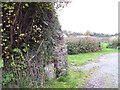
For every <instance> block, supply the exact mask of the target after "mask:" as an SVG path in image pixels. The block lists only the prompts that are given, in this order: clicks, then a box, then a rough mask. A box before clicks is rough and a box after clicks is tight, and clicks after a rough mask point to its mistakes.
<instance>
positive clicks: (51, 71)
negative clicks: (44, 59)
mask: <svg viewBox="0 0 120 90" xmlns="http://www.w3.org/2000/svg"><path fill="white" fill-rule="evenodd" d="M45 74H46V76H47V77H48V78H49V79H50V80H51V79H53V78H55V72H54V63H49V64H47V65H46V66H45Z"/></svg>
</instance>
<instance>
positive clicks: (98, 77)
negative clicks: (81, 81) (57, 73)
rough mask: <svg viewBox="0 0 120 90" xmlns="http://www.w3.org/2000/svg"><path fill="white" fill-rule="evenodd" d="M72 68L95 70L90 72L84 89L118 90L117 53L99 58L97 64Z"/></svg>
mask: <svg viewBox="0 0 120 90" xmlns="http://www.w3.org/2000/svg"><path fill="white" fill-rule="evenodd" d="M119 55H120V54H119ZM73 68H74V69H81V70H89V69H92V68H97V70H95V71H94V72H91V74H90V79H89V80H88V81H86V84H85V86H84V88H118V53H113V54H107V55H104V56H102V57H100V58H99V59H98V60H97V62H92V63H89V64H87V65H84V66H73Z"/></svg>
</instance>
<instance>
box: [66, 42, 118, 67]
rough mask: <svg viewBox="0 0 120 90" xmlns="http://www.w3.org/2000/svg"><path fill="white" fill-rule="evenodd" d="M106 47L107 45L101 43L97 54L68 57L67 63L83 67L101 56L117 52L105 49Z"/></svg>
mask: <svg viewBox="0 0 120 90" xmlns="http://www.w3.org/2000/svg"><path fill="white" fill-rule="evenodd" d="M106 46H107V43H102V50H101V51H99V52H90V53H80V54H76V55H68V62H69V63H74V64H75V65H85V64H87V63H89V62H92V61H95V60H96V58H98V57H100V56H101V55H105V54H108V53H115V52H118V50H117V49H112V48H106Z"/></svg>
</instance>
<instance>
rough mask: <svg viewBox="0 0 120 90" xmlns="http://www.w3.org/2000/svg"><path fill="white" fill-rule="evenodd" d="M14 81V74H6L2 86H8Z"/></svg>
mask: <svg viewBox="0 0 120 90" xmlns="http://www.w3.org/2000/svg"><path fill="white" fill-rule="evenodd" d="M12 79H13V74H6V75H4V76H3V80H2V84H3V85H4V86H6V85H8V84H9V83H10V82H11V81H12Z"/></svg>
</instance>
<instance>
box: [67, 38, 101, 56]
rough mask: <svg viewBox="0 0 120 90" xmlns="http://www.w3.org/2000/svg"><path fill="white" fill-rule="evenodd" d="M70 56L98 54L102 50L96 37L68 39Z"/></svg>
mask: <svg viewBox="0 0 120 90" xmlns="http://www.w3.org/2000/svg"><path fill="white" fill-rule="evenodd" d="M66 42H67V50H68V54H78V53H87V52H97V51H100V50H101V47H100V43H99V41H98V39H97V38H95V37H90V36H89V37H67V38H66Z"/></svg>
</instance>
